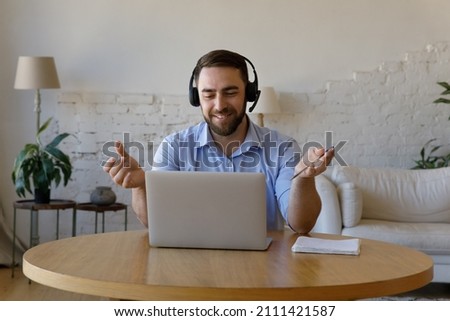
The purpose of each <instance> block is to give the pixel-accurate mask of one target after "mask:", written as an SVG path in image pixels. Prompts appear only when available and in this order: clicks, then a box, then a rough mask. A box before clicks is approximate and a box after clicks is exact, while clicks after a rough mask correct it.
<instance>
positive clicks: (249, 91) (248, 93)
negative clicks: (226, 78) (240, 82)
mask: <svg viewBox="0 0 450 321" xmlns="http://www.w3.org/2000/svg"><path fill="white" fill-rule="evenodd" d="M257 92H258V88H257V86H256V84H255V83H254V82H249V83H248V84H247V87H245V99H246V100H247V101H250V102H252V101H255V100H256V96H257Z"/></svg>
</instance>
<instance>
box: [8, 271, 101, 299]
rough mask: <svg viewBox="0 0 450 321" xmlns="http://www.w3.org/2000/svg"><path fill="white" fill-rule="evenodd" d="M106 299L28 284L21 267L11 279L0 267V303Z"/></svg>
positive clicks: (9, 273)
mask: <svg viewBox="0 0 450 321" xmlns="http://www.w3.org/2000/svg"><path fill="white" fill-rule="evenodd" d="M99 300H107V299H106V298H101V297H95V296H89V295H83V294H77V293H72V292H66V291H62V290H57V289H53V288H50V287H47V286H44V285H40V284H38V283H36V282H31V283H29V280H28V279H27V278H26V277H25V276H24V275H23V273H22V269H21V267H17V268H16V269H15V273H14V278H11V269H10V268H9V267H0V301H99Z"/></svg>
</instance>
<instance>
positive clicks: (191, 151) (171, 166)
mask: <svg viewBox="0 0 450 321" xmlns="http://www.w3.org/2000/svg"><path fill="white" fill-rule="evenodd" d="M300 156H301V155H300V147H299V145H298V143H297V142H296V141H295V140H294V139H293V138H291V137H288V136H285V135H282V134H280V133H278V132H277V131H275V130H270V129H268V128H265V127H259V126H257V125H255V124H254V123H253V122H251V121H250V119H249V129H248V132H247V136H246V138H245V140H244V142H243V143H242V144H241V145H240V148H239V149H237V150H236V151H235V152H234V153H233V154H232V155H231V157H227V156H226V155H224V154H223V152H222V151H221V150H220V149H218V148H217V147H216V145H215V142H214V140H213V138H212V136H211V133H210V131H209V128H208V125H207V124H206V123H205V122H201V123H199V124H197V125H195V126H192V127H189V128H187V129H185V130H183V131H180V132H177V133H174V134H171V135H169V136H167V137H166V138H165V139H164V140H163V142H162V143H161V145H160V146H159V147H158V150H157V151H156V153H155V156H154V158H153V164H152V166H153V167H152V170H172V171H210V172H211V171H215V172H260V173H264V174H265V177H266V185H267V188H266V193H267V195H266V200H267V204H266V206H267V228H268V229H270V230H276V229H280V228H282V227H283V226H284V223H285V222H287V209H288V204H289V191H290V188H291V177H292V176H293V174H294V167H295V165H296V164H297V163H298V161H299V159H300ZM280 213H281V215H282V217H284V221H285V222H283V219H282V218H281V217H280Z"/></svg>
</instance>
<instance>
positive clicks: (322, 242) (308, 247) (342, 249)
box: [292, 236, 361, 255]
mask: <svg viewBox="0 0 450 321" xmlns="http://www.w3.org/2000/svg"><path fill="white" fill-rule="evenodd" d="M360 243H361V242H360V240H359V239H344V240H330V239H321V238H316V237H308V236H299V237H298V238H297V241H296V242H295V244H294V245H293V246H292V251H293V252H304V253H323V254H347V255H359V252H360Z"/></svg>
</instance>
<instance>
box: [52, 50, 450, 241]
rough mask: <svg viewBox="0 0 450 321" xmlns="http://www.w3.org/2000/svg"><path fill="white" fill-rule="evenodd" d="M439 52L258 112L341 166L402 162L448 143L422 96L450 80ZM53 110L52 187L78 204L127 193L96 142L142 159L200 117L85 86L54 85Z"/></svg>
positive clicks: (164, 101) (439, 110) (173, 102)
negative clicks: (59, 168) (99, 191)
mask: <svg viewBox="0 0 450 321" xmlns="http://www.w3.org/2000/svg"><path fill="white" fill-rule="evenodd" d="M449 60H450V43H447V42H443V43H437V44H433V45H428V46H426V47H425V48H423V49H421V50H418V51H415V52H408V53H406V54H405V57H404V59H403V60H401V61H393V62H383V63H381V64H380V65H379V66H378V67H376V68H374V69H373V70H370V71H355V72H354V73H353V77H352V78H351V79H345V80H336V81H330V82H328V83H327V84H325V86H324V88H323V89H322V90H319V91H317V92H311V93H287V92H281V93H279V94H280V97H279V101H280V105H281V107H282V110H283V112H282V114H277V115H266V116H265V118H264V120H265V125H266V126H267V127H272V128H275V129H278V130H280V131H282V132H283V133H285V134H288V135H290V136H292V137H294V138H296V139H297V140H298V142H299V143H300V144H301V145H302V144H304V143H306V142H311V141H316V142H319V143H320V144H323V145H325V144H328V145H330V144H334V145H335V146H337V145H338V144H340V146H342V148H340V150H339V151H338V152H339V156H340V158H341V159H342V160H344V161H345V162H346V163H347V164H349V165H356V166H364V167H398V168H410V167H412V166H413V165H414V160H415V159H418V157H419V151H420V149H421V147H422V146H423V144H424V143H425V142H426V141H428V140H429V139H431V138H438V139H439V142H440V143H442V144H447V143H448V141H449V137H450V123H449V121H448V120H447V119H448V118H449V116H450V106H448V105H435V104H433V103H432V101H433V100H434V99H436V98H437V97H438V96H439V93H440V92H441V91H442V88H441V87H439V86H438V85H437V84H436V83H437V82H438V81H450V64H449ZM255 112H257V108H256V109H255ZM253 117H254V116H252V118H253ZM55 118H56V121H55V123H54V132H56V131H67V132H71V133H73V134H74V135H75V137H76V138H75V137H71V138H69V139H67V140H66V141H65V142H64V143H63V145H62V148H63V149H64V150H65V151H67V152H68V153H69V154H70V156H71V159H72V162H73V166H74V173H73V178H72V180H71V182H70V183H69V185H68V186H67V187H66V188H59V189H57V191H56V193H57V194H58V195H59V196H60V197H67V198H71V199H75V200H76V201H78V202H86V201H89V195H90V193H91V191H92V190H93V189H94V188H95V187H96V186H99V185H106V186H112V187H113V190H114V191H115V192H116V194H117V197H118V201H119V202H124V203H127V204H130V202H131V194H130V191H127V190H123V189H121V188H118V187H116V186H114V184H113V183H112V181H111V180H110V178H109V176H108V175H107V174H106V173H104V172H103V170H102V168H101V162H102V160H105V159H106V158H107V157H105V155H104V153H103V151H102V148H104V146H105V145H104V144H105V143H106V142H111V141H114V140H117V139H119V140H122V141H123V140H124V139H125V140H126V139H128V140H129V141H132V142H135V143H139V144H141V145H142V146H144V147H145V150H144V155H142V150H139V149H138V148H135V149H133V148H132V149H131V154H132V155H134V156H135V157H141V158H142V157H144V162H145V164H147V163H148V153H152V151H151V149H150V148H148V143H149V142H152V143H153V144H154V147H155V148H156V147H157V145H158V144H159V143H160V141H161V140H162V138H163V137H164V136H166V135H168V134H170V133H172V132H174V131H177V130H180V129H183V128H185V127H187V126H189V125H193V124H195V123H197V122H199V121H200V120H201V119H202V117H201V112H200V110H199V109H198V108H194V107H191V106H190V105H189V102H188V98H187V95H186V96H175V95H160V94H155V93H92V92H65V93H62V94H61V95H60V96H59V101H58V111H57V115H56V117H55ZM254 119H255V120H256V118H254ZM124 135H126V137H128V138H125V136H124ZM327 136H328V138H326V137H327ZM335 165H336V164H335ZM129 218H130V219H129V222H130V229H137V228H142V226H141V225H140V223H139V222H137V220H136V219H135V218H134V213H133V211H132V210H131V207H130V210H129ZM78 220H79V223H78V227H77V231H78V234H83V233H91V232H92V229H93V215H89V214H86V213H85V214H81V213H80V214H79V218H78ZM68 226H69V225H68ZM106 226H107V230H121V229H123V216H122V214H120V213H119V212H117V214H112V215H107V224H106ZM66 232H67V234H69V233H70V231H69V228H68V229H67V231H66ZM63 233H64V231H63Z"/></svg>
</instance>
